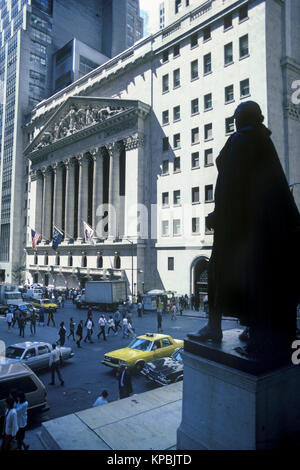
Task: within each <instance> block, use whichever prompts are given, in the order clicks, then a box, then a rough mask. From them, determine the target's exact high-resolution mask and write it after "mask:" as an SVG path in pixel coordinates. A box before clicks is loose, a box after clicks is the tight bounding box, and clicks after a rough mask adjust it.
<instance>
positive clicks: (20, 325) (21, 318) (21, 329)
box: [18, 311, 26, 338]
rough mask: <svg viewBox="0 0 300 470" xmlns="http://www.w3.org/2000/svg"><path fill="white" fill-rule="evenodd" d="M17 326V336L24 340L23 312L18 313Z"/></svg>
mask: <svg viewBox="0 0 300 470" xmlns="http://www.w3.org/2000/svg"><path fill="white" fill-rule="evenodd" d="M18 324H19V336H21V337H22V338H24V333H25V326H26V318H25V315H24V313H23V312H21V311H20V313H19V317H18Z"/></svg>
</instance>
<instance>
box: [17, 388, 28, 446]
mask: <svg viewBox="0 0 300 470" xmlns="http://www.w3.org/2000/svg"><path fill="white" fill-rule="evenodd" d="M27 409H28V401H27V400H26V396H25V393H24V392H19V396H18V402H17V406H16V410H17V418H18V427H19V429H18V432H17V434H16V439H17V442H18V449H19V450H22V447H23V448H24V450H28V449H29V445H28V444H25V442H24V439H25V431H26V426H27Z"/></svg>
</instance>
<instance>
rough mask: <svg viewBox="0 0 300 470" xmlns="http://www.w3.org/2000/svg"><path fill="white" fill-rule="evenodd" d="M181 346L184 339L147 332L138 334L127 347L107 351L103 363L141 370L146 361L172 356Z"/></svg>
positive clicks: (113, 366)
mask: <svg viewBox="0 0 300 470" xmlns="http://www.w3.org/2000/svg"><path fill="white" fill-rule="evenodd" d="M180 346H183V341H182V340H180V339H174V338H172V336H169V335H164V334H156V333H146V334H145V335H141V336H137V337H136V338H135V339H134V340H133V341H132V342H131V343H130V344H129V345H128V346H127V348H122V349H117V350H116V351H112V352H109V353H106V354H105V355H104V359H103V361H102V364H104V365H105V366H108V367H112V368H115V369H117V368H119V367H120V366H122V365H124V366H127V367H129V368H130V369H133V370H134V371H135V372H140V371H141V370H142V368H143V367H144V364H145V362H148V361H152V360H154V359H159V358H160V357H166V356H171V355H172V354H173V352H174V351H175V349H177V348H179V347H180Z"/></svg>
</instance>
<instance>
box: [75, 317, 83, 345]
mask: <svg viewBox="0 0 300 470" xmlns="http://www.w3.org/2000/svg"><path fill="white" fill-rule="evenodd" d="M82 332H83V320H80V322H79V324H78V326H77V330H76V339H77V341H76V344H77V347H78V348H81V346H80V341H81V340H82Z"/></svg>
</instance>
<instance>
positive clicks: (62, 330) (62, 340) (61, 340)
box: [58, 321, 67, 346]
mask: <svg viewBox="0 0 300 470" xmlns="http://www.w3.org/2000/svg"><path fill="white" fill-rule="evenodd" d="M66 333H67V330H66V327H65V323H64V322H63V321H62V322H61V324H60V328H59V331H58V334H59V341H58V342H59V344H60V346H64V344H65V341H66Z"/></svg>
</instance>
